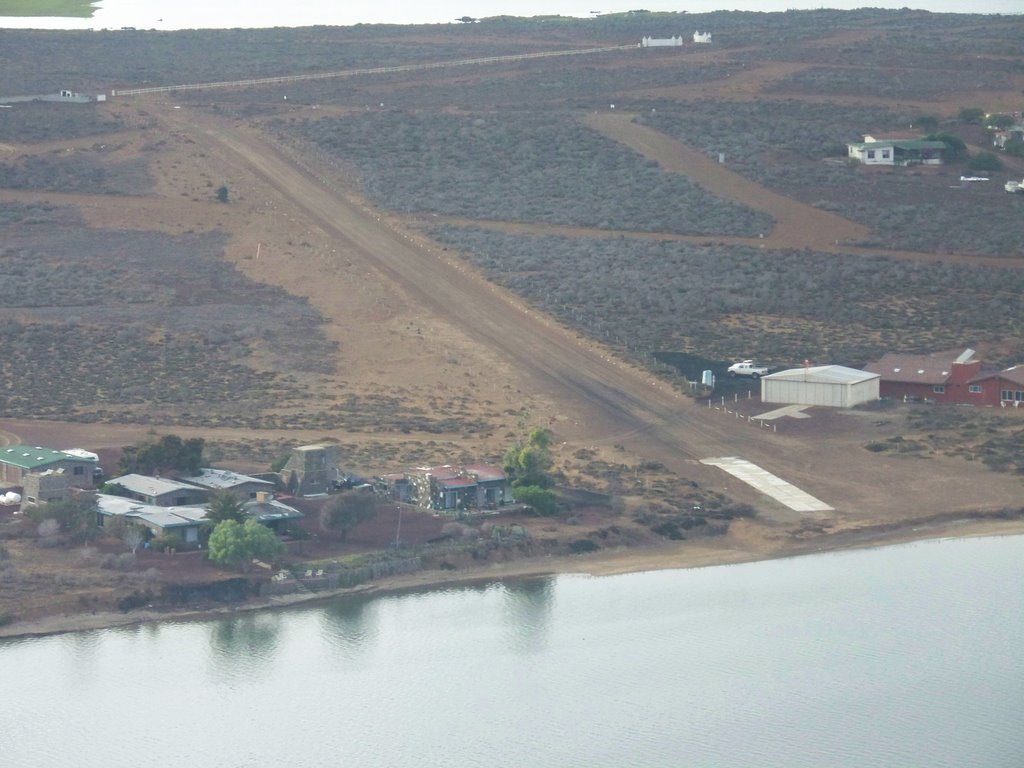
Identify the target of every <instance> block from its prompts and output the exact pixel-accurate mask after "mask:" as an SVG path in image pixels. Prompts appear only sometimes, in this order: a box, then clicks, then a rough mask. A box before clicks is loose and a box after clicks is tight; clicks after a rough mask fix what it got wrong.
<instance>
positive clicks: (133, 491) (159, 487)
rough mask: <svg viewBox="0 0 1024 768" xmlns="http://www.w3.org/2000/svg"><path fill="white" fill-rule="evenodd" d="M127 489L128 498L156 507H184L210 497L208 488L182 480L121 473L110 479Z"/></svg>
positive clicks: (111, 482)
mask: <svg viewBox="0 0 1024 768" xmlns="http://www.w3.org/2000/svg"><path fill="white" fill-rule="evenodd" d="M110 484H112V485H119V486H121V488H123V489H124V490H125V491H126V495H127V498H131V499H134V500H135V501H139V502H142V503H143V504H151V505H152V506H154V507H182V506H188V505H193V504H205V503H206V501H207V499H209V497H210V491H209V490H207V489H206V488H198V487H196V486H194V485H190V484H189V483H183V482H181V481H180V480H169V479H166V478H162V477H149V476H148V475H135V474H132V475H121V476H120V477H115V478H113V479H112V480H110Z"/></svg>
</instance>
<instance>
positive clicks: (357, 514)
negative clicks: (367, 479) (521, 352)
mask: <svg viewBox="0 0 1024 768" xmlns="http://www.w3.org/2000/svg"><path fill="white" fill-rule="evenodd" d="M376 514H377V500H376V499H375V498H374V495H373V494H372V493H367V492H366V491H345V492H344V493H339V494H338V495H337V496H332V497H331V499H330V500H329V501H328V502H327V503H326V504H324V505H323V507H322V508H321V509H320V525H321V527H323V528H324V530H327V531H334V532H336V533H338V534H340V535H341V539H342V541H344V540H345V539H347V538H348V534H349V532H350V531H351V530H352V529H353V528H355V527H356V526H357V525H359V524H360V523H362V522H364V521H366V520H370V519H371V518H373V517H374V516H376Z"/></svg>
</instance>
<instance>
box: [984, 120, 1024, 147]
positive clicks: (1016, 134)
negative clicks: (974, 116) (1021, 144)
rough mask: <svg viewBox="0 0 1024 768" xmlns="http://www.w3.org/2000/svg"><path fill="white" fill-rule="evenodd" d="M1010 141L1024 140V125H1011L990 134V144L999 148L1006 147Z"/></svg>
mask: <svg viewBox="0 0 1024 768" xmlns="http://www.w3.org/2000/svg"><path fill="white" fill-rule="evenodd" d="M1011 141H1024V125H1020V124H1017V125H1011V126H1010V127H1009V128H1007V129H1006V130H1004V131H996V132H995V133H993V134H992V146H994V147H998V148H999V149H1006V145H1007V143H1008V142H1011Z"/></svg>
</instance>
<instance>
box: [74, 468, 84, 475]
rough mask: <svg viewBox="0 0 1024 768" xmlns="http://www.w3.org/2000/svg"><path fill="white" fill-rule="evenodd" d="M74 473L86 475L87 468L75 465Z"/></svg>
mask: <svg viewBox="0 0 1024 768" xmlns="http://www.w3.org/2000/svg"><path fill="white" fill-rule="evenodd" d="M74 473H75V474H76V475H84V474H85V469H84V468H83V467H75V470H74Z"/></svg>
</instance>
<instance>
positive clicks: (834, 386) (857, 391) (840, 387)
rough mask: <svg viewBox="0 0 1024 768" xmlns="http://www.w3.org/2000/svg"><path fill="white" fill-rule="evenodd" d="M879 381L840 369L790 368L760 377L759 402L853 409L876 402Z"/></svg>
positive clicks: (860, 372)
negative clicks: (856, 406) (862, 404)
mask: <svg viewBox="0 0 1024 768" xmlns="http://www.w3.org/2000/svg"><path fill="white" fill-rule="evenodd" d="M879 379H880V377H879V375H878V374H877V373H869V372H867V371H861V370H858V369H856V368H846V367H845V366H842V365H813V366H808V367H804V368H790V369H789V370H786V371H779V372H778V373H770V374H768V375H767V376H762V377H761V402H763V403H780V404H784V405H823V406H826V407H829V408H852V407H853V406H855V405H860V404H861V403H870V402H874V401H875V400H878V384H879Z"/></svg>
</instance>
